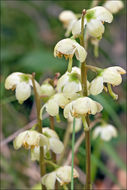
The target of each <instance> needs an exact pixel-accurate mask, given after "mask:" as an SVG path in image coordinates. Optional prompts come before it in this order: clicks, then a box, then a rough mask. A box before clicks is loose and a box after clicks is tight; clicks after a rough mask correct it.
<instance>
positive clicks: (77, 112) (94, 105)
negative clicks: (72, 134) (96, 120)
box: [64, 97, 103, 118]
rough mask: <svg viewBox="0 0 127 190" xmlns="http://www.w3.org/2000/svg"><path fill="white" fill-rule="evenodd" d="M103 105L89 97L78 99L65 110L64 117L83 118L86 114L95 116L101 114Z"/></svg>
mask: <svg viewBox="0 0 127 190" xmlns="http://www.w3.org/2000/svg"><path fill="white" fill-rule="evenodd" d="M102 109H103V107H102V105H101V104H99V103H98V102H96V101H94V100H92V99H91V98H88V97H81V98H78V99H76V100H74V101H72V102H71V103H69V104H67V105H66V106H65V108H64V117H65V118H69V117H70V115H72V116H73V117H82V116H84V115H86V114H92V115H95V114H96V113H97V112H101V111H102Z"/></svg>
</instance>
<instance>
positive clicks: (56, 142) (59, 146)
mask: <svg viewBox="0 0 127 190" xmlns="http://www.w3.org/2000/svg"><path fill="white" fill-rule="evenodd" d="M42 131H43V135H44V136H45V137H47V138H48V141H49V147H48V149H47V146H44V153H45V155H46V153H47V151H49V150H52V151H53V152H54V153H55V154H60V153H61V152H62V151H63V149H64V145H63V143H62V142H61V141H60V139H59V137H58V135H57V133H56V132H55V131H54V130H52V129H50V128H48V127H45V128H43V129H42ZM39 156H40V149H39V146H38V147H35V148H34V149H32V150H31V160H33V161H34V160H38V161H39Z"/></svg>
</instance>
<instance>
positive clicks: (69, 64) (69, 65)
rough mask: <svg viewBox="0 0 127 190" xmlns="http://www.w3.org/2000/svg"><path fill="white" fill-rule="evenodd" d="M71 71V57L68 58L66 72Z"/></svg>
mask: <svg viewBox="0 0 127 190" xmlns="http://www.w3.org/2000/svg"><path fill="white" fill-rule="evenodd" d="M71 70H72V57H69V63H68V70H67V71H68V72H69V73H70V72H71Z"/></svg>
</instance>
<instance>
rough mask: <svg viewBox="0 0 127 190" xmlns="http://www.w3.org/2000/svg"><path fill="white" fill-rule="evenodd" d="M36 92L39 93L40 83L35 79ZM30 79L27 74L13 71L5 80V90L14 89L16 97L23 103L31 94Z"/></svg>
mask: <svg viewBox="0 0 127 190" xmlns="http://www.w3.org/2000/svg"><path fill="white" fill-rule="evenodd" d="M35 85H36V89H37V93H38V94H39V95H41V90H40V85H39V84H38V83H37V82H36V81H35ZM31 87H32V81H31V78H30V76H29V75H28V74H24V73H20V72H15V73H12V74H10V75H9V76H8V77H7V78H6V80H5V88H6V89H7V90H10V89H12V90H15V94H16V99H17V100H18V101H19V103H21V104H22V103H23V102H24V101H25V100H27V99H28V98H29V97H30V95H31Z"/></svg>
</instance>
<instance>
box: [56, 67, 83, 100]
mask: <svg viewBox="0 0 127 190" xmlns="http://www.w3.org/2000/svg"><path fill="white" fill-rule="evenodd" d="M80 78H81V70H80V69H79V68H78V67H73V68H72V71H71V73H69V72H66V73H65V74H64V75H62V76H61V77H60V79H59V80H58V83H57V91H58V92H59V93H63V95H64V96H65V97H66V98H68V99H73V98H76V97H78V96H79V92H80V91H81V82H80Z"/></svg>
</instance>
